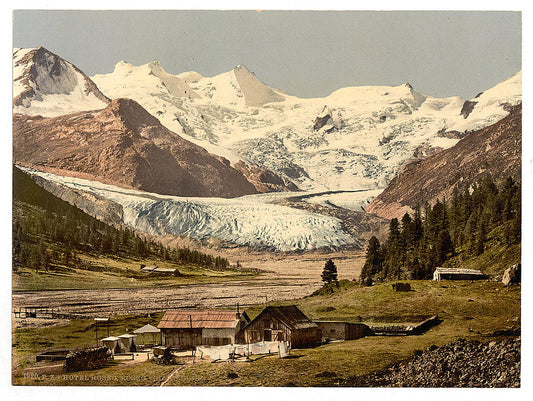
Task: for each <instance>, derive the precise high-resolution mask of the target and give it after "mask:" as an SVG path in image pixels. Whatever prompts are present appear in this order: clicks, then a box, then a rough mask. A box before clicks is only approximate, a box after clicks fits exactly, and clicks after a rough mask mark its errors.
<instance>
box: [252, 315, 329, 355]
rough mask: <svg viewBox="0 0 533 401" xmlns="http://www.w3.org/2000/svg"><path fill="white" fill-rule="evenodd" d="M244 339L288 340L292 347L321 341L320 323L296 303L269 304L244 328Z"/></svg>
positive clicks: (254, 340) (253, 340) (257, 340)
mask: <svg viewBox="0 0 533 401" xmlns="http://www.w3.org/2000/svg"><path fill="white" fill-rule="evenodd" d="M243 335H244V341H245V342H246V343H255V342H260V341H288V342H289V343H290V344H291V347H292V348H297V347H305V346H311V345H316V344H318V343H320V341H321V338H322V334H321V331H320V328H319V327H318V325H317V324H316V323H314V322H312V321H311V320H309V318H308V317H307V316H305V315H304V314H303V312H302V311H301V310H300V309H298V308H297V307H296V306H294V305H289V306H267V307H266V308H265V309H263V311H262V312H261V313H260V314H259V315H257V316H256V318H255V319H253V320H252V321H251V322H250V323H249V324H248V325H247V326H246V327H245V328H244V330H243Z"/></svg>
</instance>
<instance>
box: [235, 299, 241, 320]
mask: <svg viewBox="0 0 533 401" xmlns="http://www.w3.org/2000/svg"><path fill="white" fill-rule="evenodd" d="M236 316H237V319H240V318H241V313H240V311H239V303H238V302H237V313H236Z"/></svg>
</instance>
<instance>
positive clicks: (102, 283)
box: [13, 253, 257, 291]
mask: <svg viewBox="0 0 533 401" xmlns="http://www.w3.org/2000/svg"><path fill="white" fill-rule="evenodd" d="M78 257H79V258H80V259H81V260H82V262H83V266H84V268H67V267H65V266H56V268H55V269H50V270H49V271H47V272H46V271H44V270H39V271H38V272H36V271H35V270H33V269H29V268H22V269H19V271H18V272H16V273H13V291H48V290H73V289H81V290H88V289H103V288H146V287H156V286H157V287H161V286H177V285H184V284H196V283H211V282H220V281H221V280H234V279H238V278H242V277H244V276H246V277H249V276H252V275H256V274H257V272H254V271H251V270H244V269H231V268H227V269H210V268H207V267H203V266H197V265H184V264H176V263H171V262H165V261H161V260H155V259H143V260H139V259H133V258H124V257H110V256H99V255H92V254H88V253H80V254H78ZM141 263H143V264H145V265H147V266H150V265H157V266H159V267H169V268H176V269H178V270H179V272H180V273H182V274H183V276H182V277H157V276H155V277H154V276H150V275H147V274H145V273H142V272H140V264H141ZM88 265H90V266H91V268H90V269H88V268H87V266H88Z"/></svg>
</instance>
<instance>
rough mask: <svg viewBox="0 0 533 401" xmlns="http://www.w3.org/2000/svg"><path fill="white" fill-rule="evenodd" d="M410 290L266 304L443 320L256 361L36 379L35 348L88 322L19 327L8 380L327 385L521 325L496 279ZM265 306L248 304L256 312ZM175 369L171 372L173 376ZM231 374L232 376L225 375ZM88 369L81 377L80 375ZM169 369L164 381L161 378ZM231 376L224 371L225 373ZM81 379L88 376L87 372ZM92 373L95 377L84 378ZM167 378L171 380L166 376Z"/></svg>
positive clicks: (364, 290)
mask: <svg viewBox="0 0 533 401" xmlns="http://www.w3.org/2000/svg"><path fill="white" fill-rule="evenodd" d="M409 283H410V284H411V287H412V291H410V292H393V291H392V287H391V284H390V283H385V284H378V285H375V286H372V287H361V286H359V285H357V284H356V283H354V282H349V281H343V282H341V283H340V285H339V287H335V286H333V287H332V288H330V289H329V290H327V289H326V290H325V291H321V292H320V294H319V295H314V296H309V297H306V298H303V299H298V300H293V301H288V302H278V303H271V305H282V304H284V305H287V304H296V305H297V306H298V307H299V308H300V309H301V310H302V311H303V312H304V313H305V314H306V315H307V316H309V317H310V318H312V319H324V320H346V321H353V322H363V323H367V324H369V325H379V324H383V323H391V322H396V323H405V322H413V321H418V320H421V319H422V317H424V316H430V315H435V314H436V315H438V316H439V317H440V318H441V319H442V322H441V323H440V324H439V325H437V326H435V327H433V328H431V329H430V330H429V331H427V332H426V333H424V334H423V335H417V336H372V337H365V338H361V339H357V340H351V341H341V342H332V343H330V344H326V345H322V346H320V347H316V348H309V349H301V350H292V351H291V356H290V357H289V358H286V359H279V358H278V357H277V356H275V355H270V356H263V357H261V356H254V357H253V359H254V361H253V362H219V363H211V362H208V361H202V360H199V359H197V360H196V363H194V364H187V365H176V366H161V365H156V364H154V363H152V362H149V361H145V362H139V363H135V364H125V363H117V362H116V361H115V362H113V363H110V364H109V365H108V366H106V367H104V368H101V369H98V370H94V371H88V372H78V375H71V376H68V377H66V376H65V375H63V374H62V373H60V372H56V373H53V374H48V375H41V376H36V377H33V376H31V375H28V373H27V372H31V371H32V369H35V367H36V366H38V365H37V364H35V362H33V361H34V356H35V354H36V353H38V352H40V351H42V350H44V349H49V348H62V347H67V348H68V347H73V346H79V345H82V344H91V343H94V322H93V321H83V320H80V321H72V322H70V323H69V324H66V325H57V326H53V327H44V328H18V329H15V331H14V339H13V351H14V355H15V356H16V360H17V366H18V369H16V370H15V371H14V376H13V383H14V384H20V385H141V386H143V385H159V384H160V383H162V382H163V381H165V380H166V385H171V386H330V385H335V384H336V382H338V381H339V380H341V379H342V378H347V377H350V376H358V375H362V374H366V373H369V372H372V371H376V370H379V369H381V368H384V367H386V366H388V365H390V364H392V363H395V362H398V361H400V360H402V359H405V358H408V357H409V356H411V355H412V354H413V353H414V352H415V351H416V350H424V349H425V348H427V347H429V346H431V345H437V346H440V345H443V344H446V343H449V342H452V341H454V340H457V339H459V338H465V339H478V340H482V341H491V340H493V339H494V338H496V337H495V335H497V334H498V333H496V332H497V331H500V330H504V329H507V328H510V327H520V297H521V295H520V286H519V285H517V286H511V287H504V286H503V285H502V284H501V283H499V282H495V281H485V280H484V281H476V282H473V283H471V282H469V281H441V282H433V281H409ZM263 307H264V305H257V306H253V307H250V308H246V311H247V312H248V313H249V315H250V317H251V318H253V317H254V316H256V315H257V314H258V313H259V312H260V311H261V309H262V308H263ZM159 319H160V316H159V315H154V314H152V315H151V316H150V317H148V316H147V315H144V316H123V317H116V318H113V326H112V329H111V335H117V334H121V333H124V332H126V331H131V330H134V329H135V328H137V327H141V326H142V325H143V324H146V323H151V324H157V323H158V321H159ZM170 373H172V375H170ZM230 373H231V375H229V374H230ZM84 375H85V376H84ZM165 375H167V377H166V379H165V380H163V378H162V376H165ZM228 375H229V376H228ZM84 377H85V378H84ZM87 377H95V378H97V379H98V380H92V379H91V380H88V379H87ZM167 379H168V380H167Z"/></svg>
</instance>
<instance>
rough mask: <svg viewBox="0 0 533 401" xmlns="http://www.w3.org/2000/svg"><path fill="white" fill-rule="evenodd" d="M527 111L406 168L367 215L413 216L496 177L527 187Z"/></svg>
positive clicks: (516, 111)
mask: <svg viewBox="0 0 533 401" xmlns="http://www.w3.org/2000/svg"><path fill="white" fill-rule="evenodd" d="M521 167H522V105H517V106H513V107H511V109H510V113H509V115H508V116H506V117H504V118H502V119H501V120H499V121H498V122H496V123H494V124H492V125H490V126H488V127H485V128H483V129H480V130H476V131H473V132H471V133H469V134H468V135H467V136H466V137H465V138H463V139H461V140H460V141H459V142H457V144H456V145H454V146H453V147H451V148H449V149H446V150H443V151H442V152H439V153H437V154H435V155H432V156H430V157H427V158H425V159H424V160H420V161H417V162H416V163H412V164H410V165H408V166H406V168H405V169H403V171H401V172H400V173H399V174H398V175H397V176H396V177H394V179H393V180H392V181H391V183H390V184H389V185H388V186H387V188H386V189H385V190H384V191H383V192H382V193H381V194H379V195H378V196H377V197H376V198H375V199H374V200H373V201H372V203H371V204H370V205H368V206H367V208H366V210H367V211H368V212H369V213H374V214H377V215H378V216H381V217H385V218H389V219H390V218H393V217H396V218H399V219H401V217H402V216H403V215H404V213H405V212H408V213H411V214H412V213H413V211H414V209H415V208H416V207H417V206H420V205H424V204H425V203H426V202H428V203H430V204H434V203H435V202H436V201H437V199H439V200H441V201H443V200H445V199H448V200H449V199H451V198H452V197H453V192H454V190H459V191H460V192H462V191H464V190H465V189H466V188H469V187H470V186H471V185H473V184H476V183H477V182H479V180H481V179H482V178H483V177H486V176H487V175H490V177H491V178H492V179H493V180H494V182H495V183H497V185H503V183H504V182H505V180H506V179H507V178H508V177H512V178H513V179H514V180H515V181H521Z"/></svg>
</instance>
